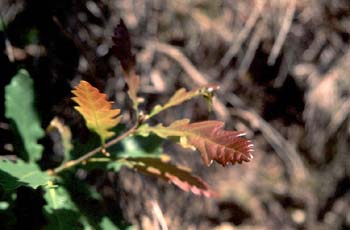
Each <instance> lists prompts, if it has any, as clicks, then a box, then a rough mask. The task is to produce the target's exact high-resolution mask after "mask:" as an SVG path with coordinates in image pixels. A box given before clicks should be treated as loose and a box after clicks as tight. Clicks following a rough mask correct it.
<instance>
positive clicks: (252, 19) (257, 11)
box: [220, 1, 265, 68]
mask: <svg viewBox="0 0 350 230" xmlns="http://www.w3.org/2000/svg"><path fill="white" fill-rule="evenodd" d="M264 5H265V1H256V7H255V8H254V9H253V11H252V13H251V14H250V16H249V18H248V20H247V22H246V23H245V25H244V28H243V29H242V30H241V31H240V32H239V34H238V36H237V38H235V40H234V41H233V43H232V45H231V47H230V49H229V50H228V51H227V52H226V53H225V55H224V57H223V58H222V59H221V61H220V65H221V66H222V67H223V68H225V67H226V66H227V65H228V64H229V63H230V61H231V59H232V58H233V57H234V56H236V54H237V53H238V51H239V50H240V49H241V47H242V44H243V43H244V41H245V40H246V39H247V37H248V35H249V34H250V31H251V30H252V28H253V27H254V26H255V24H256V21H257V20H258V18H259V17H260V15H261V12H262V9H263V7H264Z"/></svg>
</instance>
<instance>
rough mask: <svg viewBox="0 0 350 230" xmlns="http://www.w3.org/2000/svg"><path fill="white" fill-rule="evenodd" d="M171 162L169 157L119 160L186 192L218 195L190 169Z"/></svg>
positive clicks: (211, 195)
mask: <svg viewBox="0 0 350 230" xmlns="http://www.w3.org/2000/svg"><path fill="white" fill-rule="evenodd" d="M169 160H170V159H169V157H167V156H166V155H163V156H162V157H160V158H157V157H127V158H124V159H122V160H119V163H121V164H123V165H125V166H127V167H129V168H132V169H135V170H136V171H138V172H142V173H145V174H149V175H152V176H156V177H158V178H161V179H163V180H165V181H167V182H170V183H173V184H174V185H176V186H177V187H179V188H180V189H182V190H184V191H186V192H188V191H191V192H192V193H193V194H196V195H204V196H207V197H213V196H216V195H217V193H216V192H214V191H212V190H211V189H210V188H209V186H208V184H207V183H206V182H204V181H203V180H202V179H201V178H199V177H197V176H194V175H192V174H191V170H190V169H188V168H186V167H183V166H179V165H174V164H171V163H170V162H169Z"/></svg>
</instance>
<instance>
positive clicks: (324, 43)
mask: <svg viewBox="0 0 350 230" xmlns="http://www.w3.org/2000/svg"><path fill="white" fill-rule="evenodd" d="M0 15H1V24H0V51H1V52H0V84H1V87H0V89H1V97H2V101H4V98H3V97H4V86H5V85H7V84H8V83H9V82H10V80H11V77H12V76H13V75H15V74H16V72H17V70H18V69H19V68H21V67H23V68H26V69H27V70H28V71H29V72H30V74H31V76H32V78H33V79H34V82H35V89H36V97H37V101H36V103H37V104H36V106H37V108H38V111H39V113H40V117H41V120H42V126H43V127H47V126H48V124H49V122H50V121H51V119H52V118H53V117H54V116H56V115H57V116H59V117H60V118H62V119H64V120H65V122H66V123H67V124H68V125H69V126H71V128H72V130H73V133H74V136H75V137H76V138H83V139H84V134H82V132H81V131H80V130H81V129H82V124H81V123H80V122H81V121H80V120H79V119H77V118H76V117H74V116H73V113H72V103H71V102H70V97H71V94H70V90H71V88H72V86H74V85H75V84H76V83H77V82H78V81H79V80H81V79H84V80H87V81H89V82H90V83H91V84H93V85H94V86H97V87H98V88H99V89H100V90H102V91H104V92H106V93H107V94H108V95H109V97H110V99H111V100H115V101H116V105H117V106H118V107H119V108H121V109H122V110H123V111H124V115H123V117H124V122H125V123H128V121H129V120H130V114H129V112H127V111H128V109H130V108H131V105H130V101H129V99H128V98H127V96H126V94H125V88H126V86H125V82H124V79H123V77H122V70H121V67H120V65H119V63H118V60H117V59H116V58H115V57H114V56H113V54H112V52H111V51H110V48H111V46H112V39H111V37H112V35H113V29H114V27H115V26H116V25H117V24H118V23H119V20H120V18H122V19H123V20H124V22H125V24H126V26H127V27H128V29H129V31H130V35H131V39H132V42H133V51H134V53H135V54H136V58H137V73H138V74H139V75H140V77H141V82H142V83H141V84H142V87H141V92H140V96H142V97H144V99H145V101H144V103H143V104H142V107H143V109H144V110H145V111H149V110H150V108H152V107H153V106H154V105H155V104H159V103H163V102H165V101H166V99H167V98H169V97H170V96H171V95H172V94H173V93H174V92H175V91H176V90H177V89H179V88H180V87H184V88H186V89H192V88H195V87H198V86H200V85H203V84H206V83H218V84H220V86H221V89H220V90H218V92H217V93H216V98H215V100H214V104H213V108H212V110H211V111H210V110H208V106H207V104H206V103H205V101H203V100H200V99H195V100H192V101H190V102H187V103H185V104H184V105H181V106H179V107H176V108H173V109H171V110H169V111H166V112H164V113H163V114H162V115H161V116H159V117H156V118H155V122H157V121H159V122H163V123H165V124H169V123H170V122H171V121H173V120H175V119H179V118H183V117H187V118H190V119H191V120H192V121H201V120H208V119H219V120H223V121H225V123H226V128H227V129H236V130H241V131H245V132H246V133H247V137H248V138H250V139H252V141H253V142H254V145H255V154H254V160H253V161H252V162H251V163H248V164H242V165H235V166H228V167H226V168H223V167H221V166H220V165H215V164H213V165H212V166H211V167H206V166H205V165H204V164H203V163H202V162H201V160H200V158H199V157H198V154H197V153H193V152H187V151H184V150H183V149H181V148H179V147H178V146H176V145H175V144H172V143H168V142H166V143H165V144H164V149H165V151H166V152H167V153H169V154H171V155H172V158H173V159H174V160H175V161H176V162H178V163H181V164H183V165H186V166H188V167H190V168H192V169H193V172H194V173H195V174H197V175H200V176H201V177H202V178H204V179H205V180H206V181H208V183H209V184H210V186H211V187H212V188H213V189H214V190H216V191H217V192H219V193H220V196H219V197H217V198H210V199H208V198H204V197H198V196H195V195H193V194H190V193H185V192H183V191H180V190H179V189H177V188H175V187H174V186H173V185H169V184H166V183H163V182H161V181H158V180H157V179H154V178H151V177H147V176H142V175H139V174H136V173H134V172H133V171H130V170H122V171H121V173H119V174H118V175H116V174H114V173H107V172H91V173H90V175H89V176H87V177H81V178H82V181H84V182H86V183H89V185H90V186H93V187H95V188H96V190H97V191H98V193H100V195H101V196H102V197H103V198H104V199H103V201H104V202H105V205H107V206H115V207H118V208H119V209H120V210H121V212H122V215H123V218H124V219H125V221H126V222H128V223H131V224H133V225H135V228H136V229H163V230H166V229H175V230H176V229H215V230H232V229H240V230H244V229H247V230H248V229H250V230H265V229H266V230H267V229H313V230H326V229H344V230H345V229H350V190H349V188H350V43H349V41H350V2H349V0H331V1H330V0H232V1H229V0H226V1H224V0H222V1H220V0H192V1H191V0H177V1H171V0H89V1H82V0H80V1H79V0H51V1H46V0H27V1H25V0H0ZM1 110H2V111H3V110H4V107H3V103H2V104H1ZM1 124H2V125H1V127H0V135H1V138H0V144H1V146H0V148H1V150H0V151H1V154H2V155H11V154H12V152H11V149H9V148H6V146H8V145H6V144H8V143H11V142H12V141H13V140H12V139H11V138H12V136H11V130H9V127H8V125H7V124H8V121H7V120H6V119H5V118H4V115H3V112H2V113H1ZM52 142H54V140H52V139H50V138H47V140H46V139H45V140H43V141H42V143H43V144H44V145H45V146H46V151H47V152H48V153H51V152H55V151H53V150H52V148H53V147H52ZM44 158H45V157H44ZM42 165H43V167H44V168H50V167H52V165H54V163H52V156H51V157H47V159H46V158H45V159H43V160H42ZM31 202H32V203H31V205H32V206H33V207H35V206H40V205H42V204H41V203H40V202H41V201H31ZM23 205H28V204H26V203H23ZM33 207H32V208H33ZM31 210H32V209H31V208H30V207H29V208H23V209H19V211H18V213H19V214H18V218H19V219H18V220H19V221H23V223H24V224H33V223H32V222H31V221H32V220H33V219H31V218H30V212H31ZM21 211H22V212H26V215H27V217H23V216H26V215H22V216H21ZM33 213H35V212H33ZM33 213H32V214H33ZM22 214H23V213H22ZM28 215H29V217H28ZM21 218H22V219H21ZM39 222H40V221H39Z"/></svg>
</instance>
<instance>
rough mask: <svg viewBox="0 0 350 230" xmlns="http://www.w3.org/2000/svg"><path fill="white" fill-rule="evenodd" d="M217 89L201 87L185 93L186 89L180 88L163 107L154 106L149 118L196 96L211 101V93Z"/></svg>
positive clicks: (213, 85) (210, 86)
mask: <svg viewBox="0 0 350 230" xmlns="http://www.w3.org/2000/svg"><path fill="white" fill-rule="evenodd" d="M218 88H219V86H218V85H215V84H210V85H206V86H202V87H200V88H198V89H193V90H190V91H186V89H184V88H181V89H179V90H177V91H176V92H175V94H174V95H173V96H172V97H171V98H170V99H169V101H168V102H167V103H165V104H164V105H156V106H155V107H154V108H153V109H152V111H151V113H150V115H149V117H153V116H154V115H156V114H158V113H160V112H162V111H163V110H166V109H168V108H170V107H173V106H176V105H179V104H181V103H183V102H185V101H188V100H190V99H192V98H193V97H196V96H200V95H202V96H204V97H206V98H208V99H209V100H211V97H212V96H213V95H212V94H213V91H214V90H217V89H218Z"/></svg>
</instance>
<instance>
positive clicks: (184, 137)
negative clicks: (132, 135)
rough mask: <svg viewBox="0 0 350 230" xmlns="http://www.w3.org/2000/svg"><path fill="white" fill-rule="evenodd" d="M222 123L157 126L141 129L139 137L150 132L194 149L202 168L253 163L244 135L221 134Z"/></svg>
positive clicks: (234, 133) (145, 126)
mask: <svg viewBox="0 0 350 230" xmlns="http://www.w3.org/2000/svg"><path fill="white" fill-rule="evenodd" d="M223 127H224V123H223V122H221V121H202V122H195V123H189V120H188V119H184V120H179V121H175V122H174V123H172V124H171V125H170V126H168V127H164V126H163V125H162V124H159V125H157V126H154V127H150V126H148V125H143V126H141V127H140V128H139V134H141V135H147V134H148V133H149V132H153V133H155V134H157V135H158V136H160V137H162V138H168V137H177V138H178V141H179V143H180V144H181V145H182V146H183V147H185V148H191V149H194V150H195V149H196V150H198V151H199V152H200V153H201V156H202V159H203V161H204V163H205V164H207V165H210V164H211V163H212V161H213V160H215V161H217V162H218V163H220V164H222V165H223V166H226V165H227V163H229V162H231V163H232V164H235V163H236V162H238V163H242V162H243V161H245V162H249V161H251V160H252V159H253V155H252V153H253V144H252V143H251V141H249V140H247V139H245V138H243V137H242V136H244V135H245V134H244V133H243V132H238V131H228V130H224V129H223Z"/></svg>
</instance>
